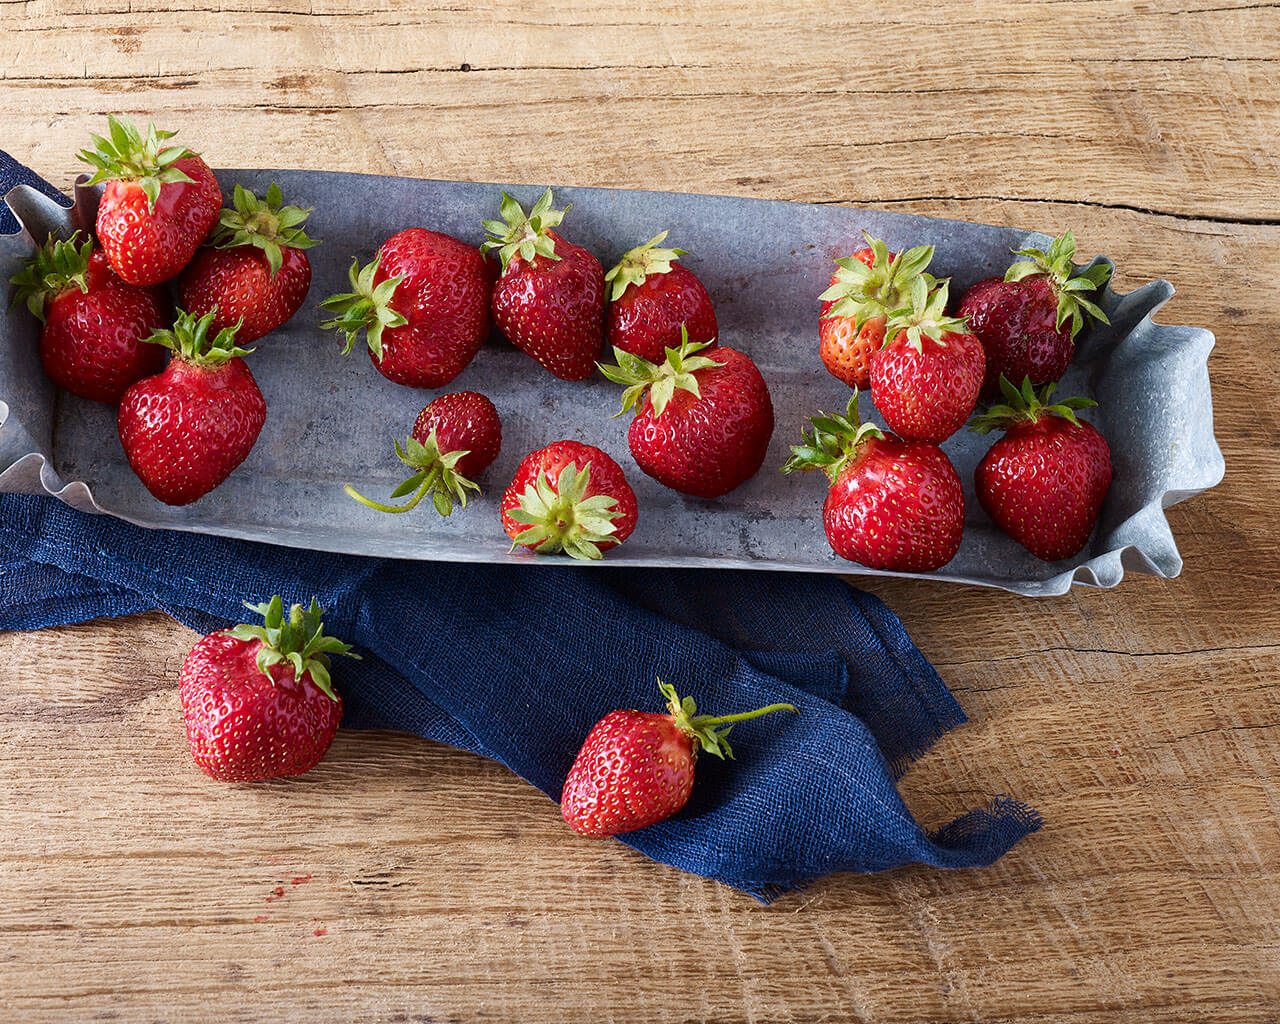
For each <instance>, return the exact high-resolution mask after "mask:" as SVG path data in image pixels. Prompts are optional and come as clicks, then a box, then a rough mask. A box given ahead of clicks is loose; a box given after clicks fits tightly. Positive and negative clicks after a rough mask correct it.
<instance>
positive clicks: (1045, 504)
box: [970, 377, 1111, 562]
mask: <svg viewBox="0 0 1280 1024" xmlns="http://www.w3.org/2000/svg"><path fill="white" fill-rule="evenodd" d="M1055 387H1056V385H1054V384H1047V385H1045V387H1044V388H1043V389H1042V390H1041V391H1040V392H1039V393H1037V392H1036V391H1035V389H1034V388H1033V387H1032V386H1031V380H1030V378H1028V377H1024V378H1023V381H1022V390H1021V391H1019V390H1018V389H1017V388H1015V387H1014V386H1013V385H1012V384H1011V383H1009V379H1008V378H1007V377H1001V378H1000V389H1001V391H1002V392H1003V394H1004V399H1005V404H1003V405H995V406H992V407H991V408H989V409H987V410H986V411H985V412H984V413H983V414H982V415H980V416H978V417H977V418H975V419H974V421H973V426H972V427H971V428H970V429H971V430H973V431H974V432H976V433H979V434H986V433H988V432H990V431H991V430H994V429H997V428H999V429H1001V430H1003V431H1004V437H1002V438H1001V439H1000V440H999V441H997V442H996V443H995V444H993V445H992V446H991V448H990V449H989V450H988V451H987V454H986V455H984V456H983V457H982V461H981V462H979V463H978V468H977V469H976V470H975V471H974V483H975V485H976V487H977V492H978V502H979V504H981V505H982V507H983V509H985V510H986V513H987V515H989V516H990V517H991V518H992V519H994V520H995V522H996V525H997V526H999V527H1000V529H1002V530H1003V531H1004V532H1005V533H1007V534H1008V535H1009V536H1010V537H1012V538H1013V539H1014V540H1016V541H1017V542H1018V543H1019V544H1021V545H1022V546H1023V547H1024V548H1026V549H1027V550H1028V551H1030V552H1031V553H1032V554H1033V555H1035V556H1036V557H1037V558H1043V559H1044V560H1045V561H1046V562H1056V561H1058V560H1059V559H1062V558H1070V557H1071V556H1072V555H1076V554H1079V553H1080V551H1081V550H1083V548H1084V546H1085V544H1086V543H1088V541H1089V535H1090V534H1091V533H1092V532H1093V525H1094V523H1096V522H1097V520H1098V512H1099V511H1100V510H1101V508H1102V502H1103V499H1104V498H1106V496H1107V488H1108V487H1110V486H1111V450H1110V448H1109V447H1108V446H1107V441H1106V438H1104V437H1103V436H1102V434H1101V433H1099V431H1098V429H1097V428H1096V427H1094V426H1093V424H1091V423H1086V422H1085V421H1083V420H1079V419H1077V418H1076V410H1077V409H1087V408H1089V407H1090V406H1095V405H1097V404H1098V403H1097V402H1095V401H1093V400H1092V399H1089V398H1067V399H1063V400H1062V401H1059V402H1054V403H1052V404H1050V401H1049V400H1050V398H1051V397H1052V395H1053V390H1054V388H1055Z"/></svg>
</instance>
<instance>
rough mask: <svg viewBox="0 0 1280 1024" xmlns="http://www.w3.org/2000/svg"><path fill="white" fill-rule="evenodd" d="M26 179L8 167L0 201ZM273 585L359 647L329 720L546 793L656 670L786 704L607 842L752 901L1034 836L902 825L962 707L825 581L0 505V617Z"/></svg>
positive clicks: (202, 610) (338, 667) (250, 592)
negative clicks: (336, 542) (306, 541)
mask: <svg viewBox="0 0 1280 1024" xmlns="http://www.w3.org/2000/svg"><path fill="white" fill-rule="evenodd" d="M0 156H3V154H0ZM15 166H16V167H18V171H17V172H15V171H14V170H13V168H14V167H15ZM23 170H25V169H22V168H21V167H20V165H15V164H13V163H12V161H9V162H8V163H5V162H4V160H0V172H2V173H0V192H2V191H3V190H4V189H7V187H8V186H10V185H12V184H13V183H14V181H13V175H14V174H15V173H20V172H21V171H23ZM5 178H8V180H4V179H5ZM28 180H29V179H28ZM5 213H7V210H5V209H4V208H3V206H2V204H0V231H3V230H4V226H3V220H2V218H3V215H4V214H5ZM10 230H12V229H10ZM464 514H465V513H464ZM275 593H279V594H280V595H281V596H282V597H283V598H284V599H285V601H286V603H288V602H292V601H299V602H305V601H307V600H309V599H310V598H311V597H312V596H315V597H316V598H318V600H319V601H320V603H321V605H322V606H323V607H324V608H325V609H326V615H325V621H326V631H327V632H329V633H332V634H334V635H336V636H339V637H342V638H343V639H345V640H347V641H349V642H351V643H354V644H356V645H357V646H358V647H359V648H360V651H361V654H362V655H363V660H361V661H349V660H347V659H338V663H337V664H335V671H334V679H335V683H336V685H337V686H338V687H339V689H340V690H341V692H342V695H343V698H344V702H345V708H346V712H345V717H344V720H343V724H344V726H346V727H349V728H357V729H359V728H387V729H397V730H403V731H408V732H411V733H416V734H417V735H419V736H424V737H427V738H429V739H432V740H436V741H438V742H441V743H446V744H449V745H451V746H454V747H460V748H463V749H466V750H470V751H473V752H475V753H477V754H480V755H483V756H485V757H488V758H492V759H494V760H497V761H500V762H501V763H502V764H504V765H506V766H507V767H508V768H510V769H511V770H512V771H513V772H516V773H517V774H519V775H520V776H522V777H523V778H525V779H527V780H528V781H529V782H530V783H532V784H533V785H534V786H536V787H538V788H539V789H540V790H542V791H543V792H544V793H546V794H547V795H548V796H549V797H551V798H552V799H553V800H558V799H559V795H560V789H561V787H562V785H563V783H564V778H565V775H566V774H567V773H568V770H569V767H570V765H571V764H572V762H573V759H574V756H575V754H576V753H577V750H578V747H579V746H580V744H581V742H582V740H583V738H584V737H585V736H586V734H587V732H588V731H589V730H590V728H591V726H592V725H593V724H594V723H595V722H596V721H597V720H598V719H599V718H601V717H602V716H603V715H604V714H605V713H606V712H608V711H610V710H612V709H614V708H639V709H642V710H654V711H658V710H662V707H661V704H662V702H661V698H660V696H659V694H658V690H657V685H656V679H657V678H658V677H661V678H662V679H664V680H666V681H668V682H670V683H672V684H674V685H675V687H676V689H677V690H678V691H679V692H680V693H682V694H689V695H692V696H694V697H695V698H696V700H697V701H698V705H699V708H700V710H702V711H704V712H707V713H713V714H728V713H732V712H735V711H743V710H748V709H751V708H755V707H758V706H761V705H764V704H769V703H773V702H775V701H789V702H791V703H793V704H795V705H796V706H797V707H798V708H799V709H800V713H799V714H797V715H792V714H787V713H782V714H774V715H769V716H766V717H765V718H761V719H756V720H752V721H749V722H744V723H741V724H739V725H737V726H735V727H734V731H733V736H732V739H733V746H734V752H735V755H736V756H735V759H734V760H730V761H725V762H721V761H718V760H717V759H715V758H711V757H705V758H702V759H701V760H700V761H699V763H698V768H697V781H696V784H695V786H694V792H693V796H692V798H691V799H690V802H689V804H688V805H687V806H686V807H685V809H684V810H683V811H681V812H680V813H679V814H677V815H676V816H675V817H673V818H670V819H668V820H667V821H664V822H661V823H659V824H657V825H653V826H650V827H649V828H646V829H641V830H639V831H637V832H633V833H629V834H626V835H623V836H620V837H618V838H619V839H620V840H621V841H622V842H624V843H626V844H627V845H629V846H631V847H633V848H635V849H636V850H639V851H640V852H641V853H643V854H645V855H646V856H648V857H650V858H652V859H653V860H656V861H660V862H662V863H665V864H670V865H674V866H675V867H677V868H681V869H683V870H685V871H690V872H693V873H695V874H698V875H702V876H705V877H708V878H714V879H717V880H719V881H720V882H723V883H725V884H726V885H730V886H732V887H734V888H736V889H740V890H742V891H744V892H747V893H750V894H752V895H753V896H755V897H757V898H759V899H762V900H768V899H772V898H774V897H776V896H778V895H779V894H781V893H783V892H786V891H788V890H791V889H795V888H799V887H802V886H804V885H805V884H806V883H807V882H809V881H812V880H813V879H816V878H819V877H821V876H824V875H827V874H830V873H832V872H842V871H857V872H867V871H880V870H884V869H888V868H893V867H897V866H900V865H904V864H909V863H924V864H930V865H935V866H939V867H947V868H963V867H979V866H985V865H988V864H990V863H992V862H993V861H995V860H996V859H997V858H998V857H1000V856H1001V855H1002V854H1004V853H1005V852H1006V851H1007V850H1008V849H1009V848H1010V847H1011V846H1013V844H1014V843H1016V842H1017V841H1018V840H1020V839H1021V838H1023V837H1024V836H1026V835H1027V834H1029V833H1031V832H1034V831H1036V830H1037V829H1038V828H1039V827H1040V817H1039V815H1038V814H1037V813H1036V812H1035V811H1034V810H1032V809H1031V808H1029V807H1028V806H1027V805H1025V804H1023V803H1021V802H1019V801H1016V800H1013V799H1010V798H1007V797H999V798H996V799H995V800H993V801H992V802H991V803H990V804H989V805H988V806H986V807H985V808H981V809H975V810H973V811H970V812H969V813H967V814H964V815H962V816H961V817H959V818H958V819H956V820H955V821H952V822H951V823H949V824H946V825H944V826H943V827H941V828H939V829H937V830H936V831H932V832H931V831H929V830H927V829H926V828H925V827H924V826H922V825H921V824H920V823H918V822H917V821H916V820H915V818H914V817H913V815H912V814H911V812H910V811H909V810H908V808H907V807H906V805H905V804H904V803H903V801H902V798H901V796H900V795H899V793H898V789H897V785H896V782H897V779H898V778H899V776H900V775H901V773H902V772H903V771H904V770H906V768H907V767H908V765H909V764H910V763H911V762H912V761H913V760H914V759H915V758H916V757H918V756H919V755H920V754H921V753H923V752H924V751H925V750H927V749H928V748H929V747H930V746H931V745H932V744H933V743H934V742H935V741H936V740H937V739H938V737H940V736H941V735H942V734H943V733H945V732H947V731H948V730H950V729H952V728H953V727H955V726H957V725H959V724H960V723H962V722H963V721H964V720H965V719H964V714H963V712H962V711H961V710H960V707H959V705H957V704H956V702H955V700H954V699H953V698H952V696H951V694H950V693H949V692H948V691H947V689H946V687H945V686H944V685H943V683H942V680H941V679H940V678H939V677H938V675H937V673H936V672H935V671H934V670H933V668H932V666H930V665H929V663H928V661H927V660H926V659H925V658H924V656H923V655H922V654H921V653H920V651H919V650H918V649H917V648H916V647H915V646H914V644H912V642H911V640H910V639H909V638H908V636H907V633H906V631H905V630H904V628H903V626H902V623H901V622H900V621H899V620H898V619H897V618H896V617H895V616H894V615H893V613H892V612H890V611H889V610H888V609H887V608H886V607H885V606H884V605H883V604H882V603H881V602H880V601H878V600H877V599H876V598H874V597H872V596H870V595H868V594H865V593H862V592H860V591H858V590H856V589H854V588H852V587H850V586H848V585H846V584H845V583H843V582H842V581H840V580H838V579H836V578H831V577H823V576H811V575H799V574H786V573H775V572H747V571H729V570H708V569H699V570H687V569H686V570H675V569H644V570H637V569H626V570H623V569H618V568H609V567H608V566H607V564H606V565H601V566H579V565H572V564H564V563H563V562H560V561H558V560H556V559H554V558H547V559H544V560H540V561H539V563H538V564H534V565H528V566H519V567H511V566H495V565H459V564H448V563H435V562H409V561H397V560H390V559H376V558H365V557H358V556H351V555H334V554H327V553H321V552H312V551H304V550H297V549H290V548H281V547H275V546H271V545H267V544H255V543H249V542H245V541H239V540H234V539H229V538H221V537H212V536H206V535H201V534H196V533H184V532H177V531H168V530H148V529H143V528H140V527H136V526H133V525H131V524H129V523H126V522H123V521H120V520H117V519H114V518H111V517H109V516H91V515H86V514H84V513H80V512H77V511H76V510H74V509H72V508H70V507H69V506H67V505H65V504H63V503H61V502H59V501H57V500H55V499H52V498H48V497H37V496H28V495H13V494H7V495H0V629H40V628H43V627H47V626H53V625H61V624H68V623H73V622H80V621H84V620H86V619H91V618H96V617H101V616H118V615H125V614H129V613H133V612H140V611H144V610H149V609H163V610H164V611H166V612H168V613H169V614H170V615H172V616H173V617H174V618H175V619H177V620H178V621H180V622H182V623H184V624H185V625H187V626H189V627H191V628H192V629H194V630H196V631H197V632H200V633H206V632H211V631H213V630H215V629H220V628H224V627H226V626H227V625H229V624H230V623H232V622H237V621H240V620H241V619H242V618H243V617H244V616H245V610H244V608H243V602H245V601H251V602H256V601H260V600H265V599H266V598H268V597H269V596H270V595H272V594H275ZM174 685H175V689H176V685H177V681H176V680H175V681H174ZM175 699H176V695H175ZM192 771H196V769H195V767H194V766H193V767H192ZM979 781H980V780H968V779H966V780H963V782H962V785H963V787H964V788H965V789H970V788H972V787H973V786H974V785H975V784H976V783H977V782H979ZM406 813H412V812H411V811H410V810H408V809H407V810H406ZM548 814H558V811H557V809H556V808H555V807H553V806H551V805H548ZM567 828H568V826H566V829H567ZM576 841H581V842H599V841H600V840H589V839H581V840H576Z"/></svg>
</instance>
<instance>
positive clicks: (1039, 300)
mask: <svg viewBox="0 0 1280 1024" xmlns="http://www.w3.org/2000/svg"><path fill="white" fill-rule="evenodd" d="M1075 252H1076V239H1075V235H1073V234H1072V233H1071V232H1070V231H1068V232H1067V233H1066V234H1064V235H1060V236H1059V237H1058V238H1055V239H1054V240H1053V242H1052V244H1051V245H1050V246H1049V251H1048V252H1041V251H1040V250H1039V249H1017V250H1015V251H1014V254H1015V255H1017V256H1025V257H1026V259H1024V260H1023V261H1021V262H1019V263H1015V264H1014V265H1013V266H1011V267H1010V268H1009V270H1008V271H1007V272H1006V273H1005V275H1004V277H1003V278H999V277H989V278H987V279H986V280H983V281H979V282H978V283H977V284H975V285H974V286H973V287H972V288H970V289H969V290H968V291H967V292H965V294H964V298H963V299H961V300H960V308H959V310H958V313H959V315H960V316H962V317H966V318H968V321H969V329H970V331H972V332H973V333H974V334H976V335H977V336H978V340H979V341H981V342H982V347H983V348H984V349H986V353H987V372H986V379H985V380H984V381H983V386H982V394H983V397H984V398H987V399H991V398H994V397H995V396H996V395H998V394H999V392H1000V377H1001V375H1002V374H1003V375H1004V376H1005V377H1008V378H1009V379H1010V380H1022V378H1023V377H1030V378H1031V383H1032V384H1033V385H1040V384H1047V383H1049V382H1050V381H1056V380H1058V379H1059V378H1060V377H1061V376H1062V375H1063V374H1064V373H1065V372H1066V370H1067V365H1068V364H1069V363H1070V362H1071V357H1072V355H1074V353H1075V337H1076V335H1077V334H1079V333H1080V329H1081V328H1082V327H1083V326H1084V324H1085V320H1086V317H1092V318H1093V319H1095V320H1101V321H1102V322H1103V323H1104V324H1109V323H1110V322H1111V321H1110V320H1108V319H1107V315H1106V314H1105V313H1104V312H1103V311H1102V310H1101V309H1100V308H1099V307H1098V306H1097V304H1096V303H1095V302H1094V299H1095V298H1096V295H1095V294H1094V293H1096V292H1097V291H1098V290H1099V289H1100V288H1104V287H1105V286H1106V284H1107V282H1108V281H1109V280H1111V268H1110V267H1109V266H1107V265H1106V264H1104V263H1099V264H1098V265H1097V266H1093V267H1089V268H1088V269H1087V270H1082V271H1080V272H1079V274H1076V276H1074V277H1073V276H1072V275H1073V274H1075V272H1076V267H1075V264H1074V263H1072V260H1073V258H1074V257H1075ZM1068 320H1069V321H1070V325H1069V326H1068V324H1067V321H1068Z"/></svg>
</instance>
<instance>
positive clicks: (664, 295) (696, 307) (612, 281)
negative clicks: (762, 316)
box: [604, 231, 717, 363]
mask: <svg viewBox="0 0 1280 1024" xmlns="http://www.w3.org/2000/svg"><path fill="white" fill-rule="evenodd" d="M666 237H667V232H665V231H663V232H661V233H659V234H657V235H654V236H653V237H652V238H651V239H649V241H647V242H645V243H644V245H638V246H636V247H635V248H634V249H631V250H629V251H628V252H627V253H626V254H625V255H624V256H623V257H622V259H621V260H619V261H618V264H617V266H615V267H613V268H611V269H610V270H609V272H608V273H606V274H605V275H604V279H605V283H606V284H608V285H609V286H610V293H609V314H608V338H607V341H608V344H609V346H610V347H611V348H615V349H622V351H624V352H630V353H632V354H633V355H637V356H639V357H640V358H641V359H647V360H649V361H650V362H651V363H658V362H661V361H662V358H663V353H664V352H665V351H666V350H667V349H669V348H676V347H678V346H679V345H680V341H681V337H682V332H683V333H684V336H687V337H688V339H689V340H690V341H692V342H694V343H698V344H701V343H706V344H714V343H715V340H716V334H717V330H716V312H715V309H714V307H713V306H712V305H711V296H710V295H708V294H707V289H706V286H705V285H703V283H702V282H701V281H700V280H699V279H698V276H697V275H696V274H695V273H694V272H693V271H692V270H690V269H688V268H687V267H685V266H684V265H683V264H681V263H677V262H676V261H677V260H678V259H679V258H680V257H681V256H687V255H688V253H687V252H686V251H685V250H684V249H660V248H658V246H659V245H660V244H661V243H662V242H663V241H664V240H665V239H666Z"/></svg>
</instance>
